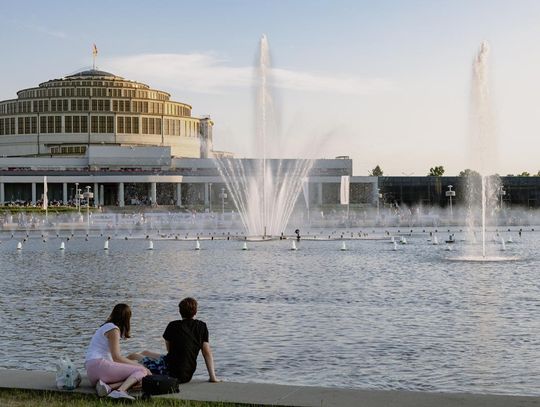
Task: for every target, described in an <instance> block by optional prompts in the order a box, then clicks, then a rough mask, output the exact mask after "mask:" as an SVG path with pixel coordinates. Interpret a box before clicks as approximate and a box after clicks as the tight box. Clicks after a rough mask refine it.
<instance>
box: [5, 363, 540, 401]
mask: <svg viewBox="0 0 540 407" xmlns="http://www.w3.org/2000/svg"><path fill="white" fill-rule="evenodd" d="M54 379H55V374H54V372H43V371H26V370H7V369H0V388H14V389H29V390H52V391H56V390H57V389H56V386H55V382H54ZM75 391H76V392H78V393H87V394H94V389H93V388H91V387H90V385H89V384H88V381H87V380H86V378H84V379H83V383H82V385H81V387H79V388H78V389H77V390H75ZM160 397H166V398H176V399H182V400H197V401H219V402H235V403H246V404H256V405H274V406H299V407H321V406H343V407H349V406H350V407H353V406H354V407H357V406H362V407H428V406H429V407H432V406H436V407H514V406H516V407H518V406H519V407H529V406H540V397H527V396H503V395H488V394H468V393H427V392H414V391H386V390H356V389H338V388H326V387H310V386H285V385H277V384H262V383H235V382H222V383H208V382H200V381H195V382H191V383H187V384H183V385H182V386H181V387H180V393H178V394H171V395H167V396H160Z"/></svg>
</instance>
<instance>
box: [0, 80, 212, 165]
mask: <svg viewBox="0 0 540 407" xmlns="http://www.w3.org/2000/svg"><path fill="white" fill-rule="evenodd" d="M212 126H213V123H212V120H210V118H209V117H204V118H196V117H192V116H191V106H190V105H188V104H186V103H181V102H174V101H172V100H170V95H169V94H168V93H167V92H163V91H160V90H156V89H152V88H150V87H149V86H148V85H145V84H143V83H140V82H135V81H131V80H127V79H124V78H122V77H119V76H116V75H114V74H111V73H109V72H104V71H99V70H95V69H91V70H87V71H82V72H79V73H76V74H74V75H69V76H66V77H64V78H61V79H52V80H50V81H47V82H44V83H41V84H39V86H38V87H35V88H29V89H24V90H21V91H19V92H17V99H13V100H5V101H2V102H0V157H23V156H58V155H61V156H84V155H85V154H86V153H87V150H88V148H90V147H91V146H162V147H163V146H166V147H170V149H171V155H172V156H173V157H189V158H199V157H202V158H206V157H209V156H211V148H212Z"/></svg>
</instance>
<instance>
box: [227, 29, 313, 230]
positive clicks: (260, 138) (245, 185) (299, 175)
mask: <svg viewBox="0 0 540 407" xmlns="http://www.w3.org/2000/svg"><path fill="white" fill-rule="evenodd" d="M256 81H257V97H256V114H255V132H254V134H255V137H254V138H253V144H252V148H253V151H252V155H253V157H255V159H243V160H235V159H230V158H226V157H220V158H218V168H219V171H220V173H221V176H222V178H223V180H224V182H225V183H226V185H227V189H228V191H229V194H230V196H231V198H232V201H233V202H234V204H235V206H236V208H237V210H238V213H239V215H240V219H241V220H242V223H243V226H244V228H245V229H246V233H247V235H248V236H262V237H263V238H267V237H272V236H279V235H280V234H281V233H282V232H283V231H284V230H285V228H286V226H287V224H288V222H289V218H290V217H291V214H292V212H293V209H294V206H295V204H296V201H297V199H298V196H299V195H300V192H301V191H302V184H303V182H304V180H305V179H306V177H307V175H308V173H309V171H310V169H311V167H312V165H313V163H312V160H307V159H294V160H287V159H285V157H286V154H287V151H286V147H287V145H286V144H284V143H279V142H278V140H277V138H278V137H279V132H278V131H277V125H276V117H275V116H276V114H275V107H274V98H273V96H272V90H273V86H272V84H273V74H272V68H271V64H270V48H269V44H268V39H267V38H266V35H263V36H262V38H261V40H260V43H259V57H258V64H257V67H256Z"/></svg>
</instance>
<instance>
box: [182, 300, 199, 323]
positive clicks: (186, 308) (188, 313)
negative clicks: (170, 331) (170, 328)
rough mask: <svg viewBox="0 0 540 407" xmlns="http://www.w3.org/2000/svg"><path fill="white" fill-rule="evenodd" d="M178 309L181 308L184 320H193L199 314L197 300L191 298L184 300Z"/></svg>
mask: <svg viewBox="0 0 540 407" xmlns="http://www.w3.org/2000/svg"><path fill="white" fill-rule="evenodd" d="M178 308H180V315H182V319H192V318H193V317H194V316H195V314H196V313H197V300H196V299H195V298H191V297H187V298H184V299H183V300H182V301H180V304H178Z"/></svg>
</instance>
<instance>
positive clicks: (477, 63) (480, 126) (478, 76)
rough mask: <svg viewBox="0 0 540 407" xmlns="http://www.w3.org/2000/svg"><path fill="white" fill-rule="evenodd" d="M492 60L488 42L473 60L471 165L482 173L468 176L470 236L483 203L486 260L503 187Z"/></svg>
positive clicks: (482, 228)
mask: <svg viewBox="0 0 540 407" xmlns="http://www.w3.org/2000/svg"><path fill="white" fill-rule="evenodd" d="M488 57H489V45H488V43H487V42H485V41H484V42H482V44H481V45H480V49H479V50H478V53H477V55H476V56H475V58H474V60H473V66H472V68H473V69H472V82H471V105H470V142H471V148H470V153H471V156H470V165H471V167H472V168H476V169H477V170H478V171H479V174H475V173H474V172H473V171H471V172H470V173H469V175H468V177H467V190H468V194H467V195H468V214H467V224H468V228H469V233H470V234H471V235H472V234H474V228H475V219H476V218H477V216H476V212H477V207H478V203H479V204H480V225H481V234H482V257H484V258H485V257H486V225H487V223H488V222H490V221H491V220H492V219H493V218H494V216H493V215H494V212H495V208H496V202H497V199H496V195H495V194H496V193H497V191H498V190H499V185H500V181H499V179H498V177H495V176H493V174H494V173H495V171H496V164H497V161H498V160H497V151H498V149H497V139H496V133H495V125H494V122H495V120H494V114H493V103H492V96H491V91H490V85H489V72H488V70H489V64H488ZM494 197H495V199H493V198H494ZM471 237H472V236H471ZM471 240H472V238H471Z"/></svg>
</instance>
